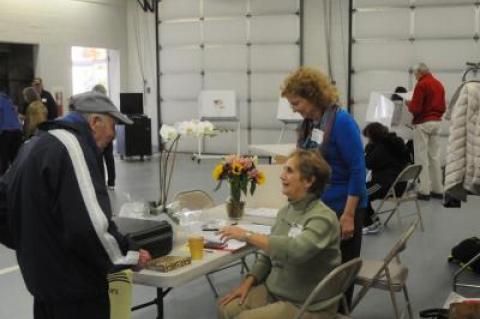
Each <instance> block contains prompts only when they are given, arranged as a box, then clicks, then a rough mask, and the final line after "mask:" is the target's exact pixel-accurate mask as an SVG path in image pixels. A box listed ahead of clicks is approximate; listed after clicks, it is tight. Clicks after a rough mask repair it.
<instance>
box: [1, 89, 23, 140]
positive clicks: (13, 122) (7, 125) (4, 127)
mask: <svg viewBox="0 0 480 319" xmlns="http://www.w3.org/2000/svg"><path fill="white" fill-rule="evenodd" d="M17 130H21V127H20V122H19V121H18V117H17V113H16V112H15V109H14V108H13V104H12V101H11V100H10V98H9V97H8V96H7V95H5V94H4V93H0V132H2V131H17Z"/></svg>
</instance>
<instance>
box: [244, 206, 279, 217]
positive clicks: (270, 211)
mask: <svg viewBox="0 0 480 319" xmlns="http://www.w3.org/2000/svg"><path fill="white" fill-rule="evenodd" d="M277 213H278V209H277V208H266V207H260V208H253V209H247V210H246V211H245V215H248V216H255V217H266V218H275V217H277Z"/></svg>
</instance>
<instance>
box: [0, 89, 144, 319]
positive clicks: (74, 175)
mask: <svg viewBox="0 0 480 319" xmlns="http://www.w3.org/2000/svg"><path fill="white" fill-rule="evenodd" d="M71 103H72V104H73V105H74V106H75V110H76V111H75V112H71V113H70V114H69V115H68V116H66V117H64V118H62V119H59V120H56V121H49V122H45V123H43V124H42V125H41V126H40V127H39V131H38V133H37V134H36V135H35V136H34V137H33V138H32V139H31V140H30V141H29V142H28V143H26V144H25V145H24V147H23V148H22V149H21V150H20V152H19V154H18V157H17V160H16V161H15V162H14V164H13V166H12V168H11V169H10V170H9V171H8V172H7V174H6V175H5V178H4V179H2V180H1V184H2V185H0V186H1V187H6V192H5V194H6V197H7V198H6V201H7V208H8V209H7V212H8V214H10V215H9V218H8V220H9V231H10V233H11V242H10V243H9V244H10V246H12V248H14V249H15V250H16V253H17V259H18V264H19V266H20V270H21V272H22V275H23V278H24V280H25V284H26V286H27V289H28V290H29V291H30V293H31V294H32V295H33V297H34V318H35V319H47V318H49V319H51V318H55V319H63V318H65V319H67V318H69V319H71V318H79V319H80V318H82V319H84V318H99V319H109V315H110V314H109V313H110V309H109V299H108V283H107V273H108V271H109V270H111V269H112V267H114V266H128V265H130V266H133V265H137V266H139V267H142V266H144V265H145V264H146V262H148V260H150V258H151V257H150V254H149V253H148V252H146V251H144V250H140V251H136V250H134V249H132V247H130V243H129V241H128V240H127V238H126V237H124V236H123V235H121V234H120V233H119V232H118V230H117V227H116V226H115V224H114V223H113V222H112V220H111V207H110V201H109V197H108V193H107V189H106V185H105V182H104V180H103V178H102V173H101V168H100V166H99V162H98V159H99V156H100V153H101V149H102V148H104V147H105V146H106V145H107V144H108V143H110V141H111V140H112V139H113V138H114V136H115V130H114V124H115V120H117V121H121V122H123V123H125V124H131V121H130V120H129V119H128V118H126V117H125V116H124V115H122V114H121V113H120V112H118V110H117V109H116V107H115V106H114V105H113V104H112V102H111V101H110V100H109V99H108V98H107V97H106V96H104V95H102V94H98V93H92V92H88V93H83V94H79V95H77V96H74V97H73V98H72V100H71Z"/></svg>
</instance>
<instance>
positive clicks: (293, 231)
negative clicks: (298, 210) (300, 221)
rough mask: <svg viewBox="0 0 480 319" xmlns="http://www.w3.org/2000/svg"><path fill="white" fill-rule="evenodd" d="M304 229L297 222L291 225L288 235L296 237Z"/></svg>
mask: <svg viewBox="0 0 480 319" xmlns="http://www.w3.org/2000/svg"><path fill="white" fill-rule="evenodd" d="M302 231H303V227H302V226H300V225H297V224H295V225H293V226H292V227H290V230H289V231H288V237H292V238H295V237H297V236H298V235H300V234H301V233H302Z"/></svg>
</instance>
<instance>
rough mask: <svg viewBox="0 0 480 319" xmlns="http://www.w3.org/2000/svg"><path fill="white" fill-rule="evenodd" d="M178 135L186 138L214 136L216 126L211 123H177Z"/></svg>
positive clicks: (192, 121) (194, 121) (197, 121)
mask: <svg viewBox="0 0 480 319" xmlns="http://www.w3.org/2000/svg"><path fill="white" fill-rule="evenodd" d="M175 126H176V127H177V130H178V133H179V134H180V135H185V136H195V137H200V136H204V135H213V132H214V130H215V126H214V125H213V124H212V123H211V122H209V121H199V120H191V121H183V122H179V123H176V124H175Z"/></svg>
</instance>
